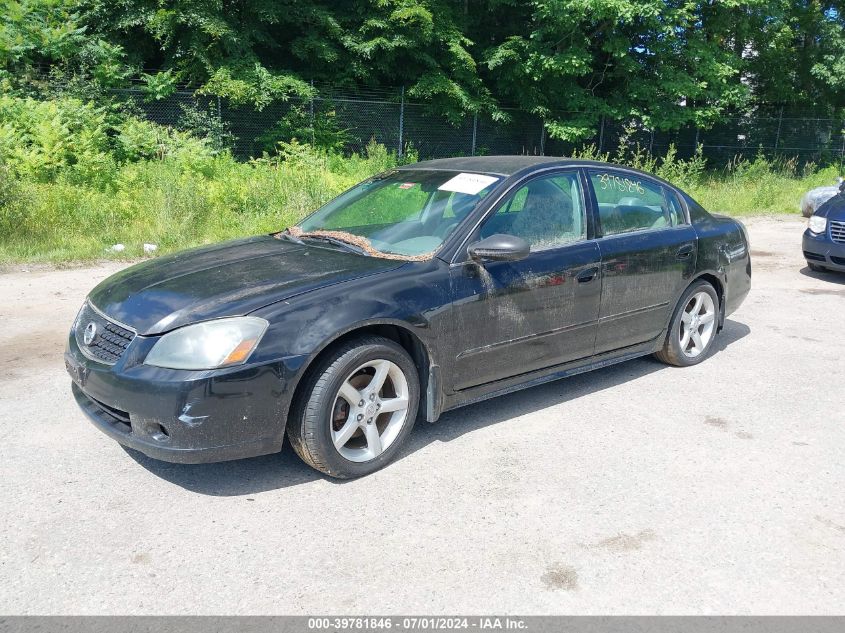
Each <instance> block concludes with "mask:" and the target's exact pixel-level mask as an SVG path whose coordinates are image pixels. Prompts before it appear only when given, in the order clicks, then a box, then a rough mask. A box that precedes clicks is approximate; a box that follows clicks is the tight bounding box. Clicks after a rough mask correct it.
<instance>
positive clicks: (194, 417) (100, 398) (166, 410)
mask: <svg viewBox="0 0 845 633" xmlns="http://www.w3.org/2000/svg"><path fill="white" fill-rule="evenodd" d="M141 339H142V337H136V340H135V341H133V343H132V344H131V345H130V348H129V349H127V352H126V354H124V357H123V358H121V359H120V360H119V361H118V362H117V363H116V364H115V365H106V364H103V363H99V362H96V361H93V360H90V359H88V358H86V357H85V356H83V354H82V352H81V351H80V350H79V348H78V346H77V343H76V340H75V337H73V336H71V337H69V339H68V348H67V351H66V352H65V366H66V369H67V371H68V374H69V375H70V376H71V379H72V380H73V385H72V391H73V395H74V398H75V399H76V402H77V404H78V405H79V407H80V409H82V411H83V412H84V413H85V415H87V416H88V418H89V419H90V420H91V421H92V422H93V423H94V425H95V426H96V427H97V428H98V429H100V430H101V431H102V432H103V433H105V434H106V435H108V436H109V437H111V438H112V439H114V440H116V441H117V442H119V443H120V444H122V445H124V446H126V447H129V448H132V449H135V450H138V451H140V452H142V453H144V454H145V455H147V456H149V457H152V458H154V459H159V460H162V461H168V462H177V463H186V464H187V463H205V462H218V461H227V460H232V459H240V458H243V457H254V456H257V455H267V454H270V453H275V452H278V451H279V450H281V448H282V442H283V439H284V432H285V424H286V415H287V411H288V408H289V404H290V400H291V395H292V394H291V392H292V389H291V388H290V386H291V385H292V384H293V381H294V375H293V372H292V371H291V370H289V369H288V368H287V366H286V365H285V363H283V362H279V363H270V364H264V365H258V366H252V365H245V366H242V367H237V368H233V369H228V370H217V371H183V370H171V369H163V368H158V367H151V366H148V365H143V364H140V363H135V364H133V360H132V359H133V357H134V355H133V353H132V346H135V345H139V346H141V345H143V344H144V341H143V340H141Z"/></svg>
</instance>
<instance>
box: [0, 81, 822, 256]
mask: <svg viewBox="0 0 845 633" xmlns="http://www.w3.org/2000/svg"><path fill="white" fill-rule="evenodd" d="M580 155H581V156H584V157H591V158H600V159H604V160H611V161H613V162H619V163H625V164H629V165H632V166H635V167H639V168H642V169H645V170H647V171H651V172H653V173H656V174H658V175H660V176H662V177H664V178H666V179H667V180H670V181H671V182H673V183H675V184H677V185H678V186H680V187H681V188H683V189H685V190H687V191H688V192H689V193H690V194H691V195H692V196H693V197H694V198H696V199H697V200H698V201H699V202H700V203H701V204H703V205H704V206H705V208H708V209H710V210H713V211H718V212H722V213H727V214H730V215H754V214H794V213H797V208H798V201H799V199H800V197H801V195H802V194H803V193H804V191H806V190H807V189H809V188H811V187H814V186H818V185H822V184H832V183H834V182H835V179H836V176H837V173H836V170H835V169H834V168H827V169H822V170H817V169H815V168H814V167H813V166H807V167H803V168H800V169H799V168H798V166H797V165H796V164H795V163H794V162H791V161H780V162H770V161H767V160H765V159H764V158H762V157H757V158H755V159H753V160H750V161H749V160H743V159H736V160H734V161H731V163H730V164H729V165H727V166H725V167H723V168H721V169H712V168H710V169H708V165H706V163H705V161H704V159H703V157H702V156H701V154H700V152H699V153H698V154H697V155H696V156H694V157H693V158H692V159H690V160H678V158H677V156H676V154H675V152H674V149H670V151H669V152H668V153H667V154H666V155H665V156H662V157H659V158H655V157H651V156H649V155H647V154H646V153H645V152H643V151H642V149H641V148H639V147H629V146H628V145H627V144H626V143H624V142H623V143H621V144H620V147H619V148H618V149H617V151H616V153H615V154H613V155H608V154H604V155H598V154H597V152H595V149H594V148H589V147H588V148H585V149H584V150H583V151H582V152H581V153H580ZM396 164H397V158H396V156H395V155H394V154H392V153H390V152H388V151H387V150H386V149H385V148H384V147H383V146H380V145H377V144H375V143H372V144H371V145H370V146H369V147H368V148H367V151H366V152H365V153H364V155H354V154H353V155H352V156H341V155H339V154H336V153H329V152H323V151H319V150H315V149H313V148H310V147H308V146H305V145H301V144H298V143H296V142H295V141H294V142H291V143H286V144H283V145H282V146H281V147H280V151H279V152H278V153H277V154H274V155H273V156H265V157H264V158H261V159H257V160H253V161H251V162H248V163H241V162H238V161H236V160H234V159H233V158H232V156H231V155H230V154H229V153H228V152H226V151H220V149H219V148H218V147H215V145H214V144H213V143H210V142H208V141H207V140H206V139H203V138H197V137H195V136H193V135H191V134H188V133H184V132H179V131H175V130H172V129H169V128H163V127H160V126H156V125H154V124H152V123H149V122H147V121H142V120H140V119H136V118H134V117H131V116H128V115H125V114H122V113H120V112H118V111H115V110H114V109H110V108H109V107H95V106H93V105H91V104H84V103H81V102H78V101H75V100H73V99H60V100H54V101H48V102H43V101H33V100H31V99H23V98H18V97H8V96H0V263H4V264H8V263H11V262H23V261H25V262H55V263H58V262H67V261H80V260H92V259H98V258H137V257H141V256H143V255H144V252H143V244H145V243H152V244H156V245H157V247H158V249H157V251H156V253H157V254H161V253H167V252H171V251H174V250H179V249H182V248H186V247H189V246H195V245H199V244H207V243H211V242H216V241H220V240H224V239H228V238H232V237H236V236H244V235H253V234H257V233H263V232H270V231H275V230H278V229H281V228H284V227H286V226H289V225H291V224H294V223H295V222H297V221H298V220H299V219H301V218H302V217H303V216H304V215H306V214H307V213H309V212H310V211H312V210H314V209H316V208H317V207H318V206H320V205H321V204H323V203H324V202H326V201H327V200H329V199H330V198H332V197H333V196H335V195H337V194H338V193H340V192H341V191H343V190H345V189H347V188H349V187H351V186H352V185H353V184H355V183H356V182H358V181H360V180H362V179H364V178H366V177H368V176H370V175H372V174H374V173H377V172H380V171H383V170H385V169H388V168H390V167H392V166H394V165H396ZM114 244H123V245H125V250H124V251H122V252H113V251H112V250H110V247H111V246H112V245H114Z"/></svg>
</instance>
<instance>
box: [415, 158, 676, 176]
mask: <svg viewBox="0 0 845 633" xmlns="http://www.w3.org/2000/svg"><path fill="white" fill-rule="evenodd" d="M557 165H560V166H561V167H563V166H566V165H593V166H596V167H615V168H621V169H626V170H630V171H636V172H639V173H643V172H640V170H638V169H633V168H631V167H626V166H624V165H614V164H612V163H603V162H600V161H596V160H583V159H577V158H563V157H561V156H462V157H457V158H437V159H434V160H424V161H420V162H419V163H412V164H410V165H403V166H401V167H399V168H398V169H400V170H413V169H434V170H443V171H470V172H480V173H485V174H496V175H498V176H511V175H513V174H515V173H517V172H519V171H522V170H524V169H530V168H531V167H540V166H544V167H547V166H557ZM647 175H649V176H651V177H652V178H653V177H654V176H653V175H650V174H647ZM658 180H659V179H658Z"/></svg>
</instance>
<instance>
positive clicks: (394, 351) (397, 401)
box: [288, 336, 420, 479]
mask: <svg viewBox="0 0 845 633" xmlns="http://www.w3.org/2000/svg"><path fill="white" fill-rule="evenodd" d="M419 394H420V387H419V377H418V374H417V369H416V366H415V365H414V361H413V360H412V359H411V357H410V356H408V353H407V352H406V351H405V350H404V349H402V347H401V346H399V345H398V344H396V343H394V342H393V341H391V340H389V339H385V338H382V337H375V336H370V337H364V338H361V339H357V340H354V341H351V342H349V343H347V344H345V345H343V346H341V347H340V348H339V349H337V350H335V352H334V353H332V354H331V355H330V356H328V357H327V358H325V359H324V360H323V361H322V362H321V363H320V364H319V365H318V366H316V367H315V368H314V371H312V372H311V374H310V376H309V378H307V379H306V383H305V385H304V388H303V390H302V392H301V397H300V401H299V402H297V404H296V405H295V406H294V410H293V412H292V416H291V419H290V420H289V422H288V437H289V438H290V440H291V444H292V445H293V448H294V450H295V451H296V452H297V454H298V455H299V456H300V457H301V458H302V459H303V461H305V463H307V464H309V465H310V466H313V467H314V468H316V469H317V470H319V471H322V472H324V473H326V474H327V475H331V476H332V477H338V478H341V479H347V478H351V477H360V476H362V475H367V474H369V473H372V472H374V471H376V470H378V469H380V468H382V467H384V466H386V465H387V464H388V463H389V462H390V461H392V460H393V458H394V457H395V456H396V455H397V453H398V451H399V448H400V446H401V445H402V443H403V442H404V441H405V438H406V437H407V436H408V434H409V433H410V432H411V429H412V428H413V426H414V421H415V419H416V415H417V407H418V404H419Z"/></svg>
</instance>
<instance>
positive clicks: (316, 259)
mask: <svg viewBox="0 0 845 633" xmlns="http://www.w3.org/2000/svg"><path fill="white" fill-rule="evenodd" d="M403 264H404V262H401V261H396V260H389V259H383V258H379V257H367V256H366V255H359V254H357V253H352V252H349V251H345V250H342V249H340V248H335V247H332V246H326V247H321V246H311V245H307V246H305V245H300V244H295V243H292V242H288V241H285V240H279V239H276V238H274V237H272V236H269V235H265V236H260V237H253V238H249V239H243V240H235V241H232V242H224V243H222V244H216V245H213V246H207V247H201V248H196V249H191V250H187V251H182V252H180V253H177V254H175V255H170V256H166V257H160V258H157V259H153V260H149V261H146V262H143V263H141V264H137V265H135V266H131V267H130V268H127V269H126V270H123V271H121V272H119V273H117V274H115V275H112V276H111V277H109V278H108V279H106V280H105V281H103V282H102V283H100V284H99V285H98V286H97V287H96V288H94V290H92V291H91V294H90V295H89V300H90V301H91V303H93V304H94V306H95V307H96V308H98V309H99V310H100V311H101V312H103V313H105V314H106V315H107V316H109V317H111V318H113V319H116V320H117V321H120V322H121V323H123V324H125V325H128V326H130V327H132V328H134V329H135V330H136V331H137V332H138V333H139V334H161V333H164V332H167V331H169V330H172V329H174V328H177V327H180V326H183V325H187V324H189V323H195V322H197V321H204V320H207V319H216V318H220V317H228V316H241V315H244V314H248V313H250V312H252V311H253V310H257V309H258V308H261V307H264V306H266V305H269V304H271V303H275V302H276V301H282V300H284V299H288V298H290V297H292V296H294V295H298V294H302V293H303V292H308V291H310V290H314V289H316V288H320V287H323V286H328V285H331V284H336V283H340V282H343V281H348V280H350V279H356V278H359V277H363V276H366V275H372V274H376V273H380V272H384V271H387V270H392V269H395V268H398V267H399V266H401V265H403Z"/></svg>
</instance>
